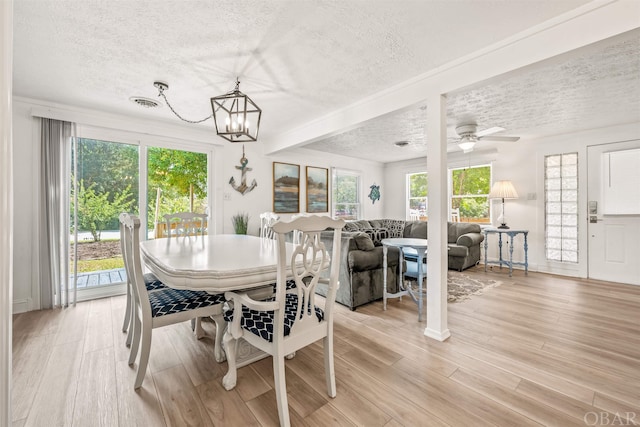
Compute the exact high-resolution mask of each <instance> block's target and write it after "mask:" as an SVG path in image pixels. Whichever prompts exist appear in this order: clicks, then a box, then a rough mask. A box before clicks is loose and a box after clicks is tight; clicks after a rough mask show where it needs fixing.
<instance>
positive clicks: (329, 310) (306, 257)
mask: <svg viewBox="0 0 640 427" xmlns="http://www.w3.org/2000/svg"><path fill="white" fill-rule="evenodd" d="M344 225H345V222H344V221H343V220H335V219H331V218H330V217H327V216H308V217H301V218H297V219H295V220H293V221H291V222H277V223H275V224H274V225H273V230H274V231H275V233H276V236H277V237H276V238H277V250H278V266H277V280H276V293H275V296H273V297H271V298H269V299H267V300H264V301H256V300H254V299H252V298H251V297H250V296H249V295H247V294H246V293H235V292H227V293H226V294H225V297H226V298H227V299H228V300H229V301H231V302H232V303H233V309H232V310H229V311H227V312H226V313H225V320H227V321H228V322H230V324H229V326H228V328H227V331H226V332H225V336H224V348H225V350H226V352H227V362H228V365H229V372H228V373H227V374H226V375H225V376H224V378H223V381H222V384H223V385H224V387H225V388H226V389H227V390H231V389H233V388H234V387H235V386H236V382H237V372H236V370H237V366H236V355H237V343H238V340H239V339H240V338H244V339H245V340H246V341H247V342H249V343H250V344H251V345H253V346H255V347H257V348H259V349H260V350H262V351H264V352H266V353H268V354H270V355H271V356H272V357H273V376H274V381H275V391H276V400H277V404H278V416H279V417H280V425H281V426H289V425H290V422H289V406H288V402H287V389H286V382H285V369H284V360H285V356H287V355H290V354H293V353H295V352H296V351H297V350H299V349H301V348H303V347H305V346H307V345H309V344H311V343H313V342H315V341H318V340H320V339H322V340H323V346H324V369H325V377H326V381H327V393H328V394H329V396H331V397H335V396H336V381H335V371H334V364H333V310H334V302H335V298H336V292H337V290H338V287H339V282H338V274H339V272H340V271H339V270H340V262H339V260H340V236H341V232H342V228H343V227H344ZM326 229H333V252H332V254H333V258H332V259H333V260H334V261H335V262H332V261H331V260H330V257H329V252H328V251H327V248H326V247H325V245H324V243H323V242H321V240H320V232H322V231H324V230H326ZM293 230H299V231H300V232H301V236H302V238H301V241H300V243H299V244H297V245H295V246H294V249H293V251H289V253H287V243H285V235H286V234H287V233H290V232H291V231H293ZM288 255H289V256H290V258H287V256H288ZM288 265H291V266H295V267H294V268H292V277H293V278H292V279H291V280H293V281H294V282H295V286H293V287H292V286H287V282H288V280H287V266H288ZM327 270H328V272H329V275H328V277H327V275H326V272H327ZM291 280H289V282H291ZM318 283H324V284H327V285H328V291H327V296H326V299H325V305H324V310H322V309H321V308H320V307H318V306H316V305H315V300H316V294H315V290H316V286H317V284H318Z"/></svg>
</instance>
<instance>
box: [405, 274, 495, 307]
mask: <svg viewBox="0 0 640 427" xmlns="http://www.w3.org/2000/svg"><path fill="white" fill-rule="evenodd" d="M416 282H417V281H416V280H415V279H414V280H410V281H408V283H409V286H411V288H412V289H413V290H414V291H415V290H416ZM405 283H406V282H405ZM501 284H502V282H500V281H498V280H491V279H484V278H477V277H474V278H472V277H471V276H469V275H468V274H465V273H459V272H457V271H453V270H449V271H448V272H447V288H448V291H449V293H448V295H447V302H462V301H466V300H468V299H470V298H471V296H472V295H480V294H482V293H483V292H484V291H485V290H487V289H491V288H495V287H496V286H500V285H501ZM423 292H426V289H424V290H423Z"/></svg>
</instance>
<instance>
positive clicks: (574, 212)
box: [544, 153, 578, 263]
mask: <svg viewBox="0 0 640 427" xmlns="http://www.w3.org/2000/svg"><path fill="white" fill-rule="evenodd" d="M544 189H545V246H546V257H547V259H548V260H550V261H559V262H574V263H577V262H578V153H566V154H557V155H552V156H546V157H545V159H544Z"/></svg>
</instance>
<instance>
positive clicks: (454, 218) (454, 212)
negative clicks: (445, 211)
mask: <svg viewBox="0 0 640 427" xmlns="http://www.w3.org/2000/svg"><path fill="white" fill-rule="evenodd" d="M450 221H451V222H460V208H455V209H451V215H450Z"/></svg>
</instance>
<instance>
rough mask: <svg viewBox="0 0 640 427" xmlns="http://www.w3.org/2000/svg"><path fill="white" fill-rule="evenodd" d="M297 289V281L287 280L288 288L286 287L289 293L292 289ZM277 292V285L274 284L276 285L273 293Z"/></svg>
mask: <svg viewBox="0 0 640 427" xmlns="http://www.w3.org/2000/svg"><path fill="white" fill-rule="evenodd" d="M295 288H296V281H295V280H293V279H289V280H287V283H286V287H285V289H286V290H287V291H289V290H291V289H295ZM275 291H276V284H275V283H274V284H273V292H275Z"/></svg>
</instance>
